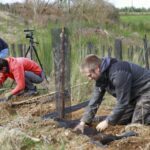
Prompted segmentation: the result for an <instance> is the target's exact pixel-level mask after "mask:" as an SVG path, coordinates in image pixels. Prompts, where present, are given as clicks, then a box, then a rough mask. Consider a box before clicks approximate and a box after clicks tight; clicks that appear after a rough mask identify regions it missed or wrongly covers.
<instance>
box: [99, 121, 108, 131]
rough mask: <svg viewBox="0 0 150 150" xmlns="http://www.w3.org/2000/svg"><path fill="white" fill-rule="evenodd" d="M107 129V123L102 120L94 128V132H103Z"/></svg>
mask: <svg viewBox="0 0 150 150" xmlns="http://www.w3.org/2000/svg"><path fill="white" fill-rule="evenodd" d="M107 127H108V121H107V120H104V121H102V122H100V123H99V124H98V125H97V126H96V130H97V131H103V130H105V129H106V128H107Z"/></svg>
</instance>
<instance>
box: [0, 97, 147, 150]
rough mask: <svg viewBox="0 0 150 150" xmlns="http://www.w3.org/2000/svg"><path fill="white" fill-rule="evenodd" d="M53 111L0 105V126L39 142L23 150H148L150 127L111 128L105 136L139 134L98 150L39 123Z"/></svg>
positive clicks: (69, 131)
mask: <svg viewBox="0 0 150 150" xmlns="http://www.w3.org/2000/svg"><path fill="white" fill-rule="evenodd" d="M29 98H31V97H17V98H14V99H13V100H12V101H13V102H14V101H22V100H25V99H29ZM54 111H55V103H54V102H46V103H42V99H41V102H38V103H32V104H25V105H20V106H16V107H11V103H9V104H8V103H1V104H0V125H1V126H2V127H9V128H10V129H13V128H19V129H20V130H21V131H23V132H25V133H27V134H28V135H30V136H32V137H35V138H39V139H40V140H41V142H40V143H39V144H35V145H31V147H27V148H26V147H24V149H28V150H30V149H38V148H39V149H40V150H47V149H48V150H49V149H54V150H56V149H66V150H101V149H102V150H103V149H106V150H133V149H136V150H150V127H148V126H138V125H133V126H118V125H117V126H110V127H109V128H108V129H107V130H106V131H104V133H105V134H113V135H116V134H121V133H122V132H124V131H128V130H133V131H136V132H137V133H139V136H137V137H129V138H125V139H121V140H117V141H114V142H111V143H110V144H109V145H107V146H101V147H98V146H96V145H94V144H92V143H91V141H90V138H89V137H87V136H85V135H81V134H76V133H74V132H73V130H72V129H65V128H61V127H60V126H59V125H58V123H57V122H56V121H54V120H52V119H48V120H42V119H41V116H43V115H45V114H47V113H49V112H54ZM110 111H111V108H110V107H107V106H106V105H103V106H102V107H101V109H100V111H99V112H98V114H99V115H107V114H109V113H110ZM83 112H84V110H83V109H81V110H79V111H76V112H73V113H72V119H73V120H75V119H79V118H81V116H82V114H83Z"/></svg>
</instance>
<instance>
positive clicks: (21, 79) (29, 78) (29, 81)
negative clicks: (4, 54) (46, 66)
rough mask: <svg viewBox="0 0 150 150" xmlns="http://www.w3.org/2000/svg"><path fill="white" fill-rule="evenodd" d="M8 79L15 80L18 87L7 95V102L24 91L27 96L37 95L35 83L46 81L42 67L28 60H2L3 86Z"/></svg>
mask: <svg viewBox="0 0 150 150" xmlns="http://www.w3.org/2000/svg"><path fill="white" fill-rule="evenodd" d="M7 78H11V79H13V80H15V82H16V87H15V88H14V89H13V90H12V91H10V92H8V93H6V94H5V97H4V100H5V101H7V100H9V99H10V98H11V97H12V96H13V95H16V94H19V93H20V92H21V91H23V90H24V91H26V95H34V94H36V93H37V91H36V87H35V86H34V85H33V83H37V84H38V83H41V82H42V81H43V79H44V74H43V71H42V69H41V67H39V65H38V64H37V63H36V62H34V61H33V60H30V59H28V58H24V57H18V58H14V57H8V58H6V59H2V58H0V84H1V85H2V84H3V83H4V82H5V80H6V79H7Z"/></svg>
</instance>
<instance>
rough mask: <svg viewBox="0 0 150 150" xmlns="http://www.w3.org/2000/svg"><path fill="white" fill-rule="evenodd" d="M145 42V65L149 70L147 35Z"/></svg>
mask: <svg viewBox="0 0 150 150" xmlns="http://www.w3.org/2000/svg"><path fill="white" fill-rule="evenodd" d="M143 42H144V57H145V65H146V68H147V69H149V61H148V48H147V43H148V42H147V36H146V34H145V37H144V39H143Z"/></svg>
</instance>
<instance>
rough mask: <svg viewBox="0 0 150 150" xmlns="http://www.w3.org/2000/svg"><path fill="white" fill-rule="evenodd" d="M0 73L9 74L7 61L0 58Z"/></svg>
mask: <svg viewBox="0 0 150 150" xmlns="http://www.w3.org/2000/svg"><path fill="white" fill-rule="evenodd" d="M0 72H1V73H8V72H9V65H8V61H7V60H5V59H3V58H0Z"/></svg>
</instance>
